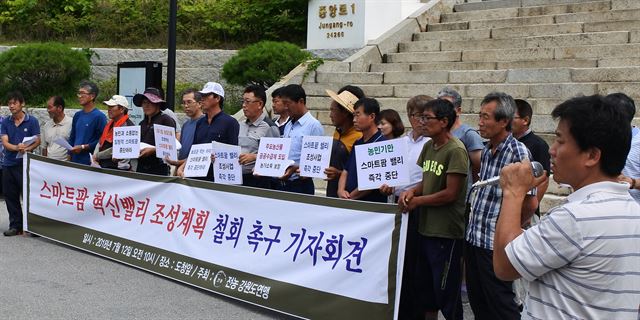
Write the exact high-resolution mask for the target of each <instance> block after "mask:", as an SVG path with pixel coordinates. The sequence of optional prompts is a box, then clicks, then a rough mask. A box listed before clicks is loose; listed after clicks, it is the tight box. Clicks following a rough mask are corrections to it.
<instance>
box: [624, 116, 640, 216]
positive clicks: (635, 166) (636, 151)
mask: <svg viewBox="0 0 640 320" xmlns="http://www.w3.org/2000/svg"><path fill="white" fill-rule="evenodd" d="M622 174H624V175H625V176H627V177H629V178H633V179H640V129H638V128H637V127H633V128H632V129H631V149H629V154H628V155H627V162H626V163H625V165H624V169H622ZM636 183H640V181H638V180H636ZM629 193H630V194H631V196H632V197H633V198H634V199H636V201H637V202H638V203H640V190H638V189H634V190H629Z"/></svg>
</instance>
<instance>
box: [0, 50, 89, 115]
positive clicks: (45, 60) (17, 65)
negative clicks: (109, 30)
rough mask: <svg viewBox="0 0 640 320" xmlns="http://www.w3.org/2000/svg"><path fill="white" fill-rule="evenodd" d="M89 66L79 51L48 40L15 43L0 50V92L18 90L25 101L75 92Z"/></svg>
mask: <svg viewBox="0 0 640 320" xmlns="http://www.w3.org/2000/svg"><path fill="white" fill-rule="evenodd" d="M89 72H90V66H89V61H88V59H87V57H86V55H85V54H84V53H83V52H82V51H78V50H73V49H71V48H69V47H67V46H65V45H63V44H60V43H55V42H48V43H35V44H27V45H23V46H18V47H15V48H13V49H10V50H8V51H6V52H4V53H2V54H0V95H2V96H4V95H5V94H6V93H7V92H9V91H12V90H20V91H21V92H22V93H23V94H24V95H25V98H26V99H27V100H28V101H27V102H29V104H35V103H42V102H45V101H46V100H47V99H48V98H49V96H52V95H63V96H68V97H70V96H75V92H76V91H75V90H76V89H77V86H78V83H79V82H80V81H81V80H82V79H86V78H88V77H89Z"/></svg>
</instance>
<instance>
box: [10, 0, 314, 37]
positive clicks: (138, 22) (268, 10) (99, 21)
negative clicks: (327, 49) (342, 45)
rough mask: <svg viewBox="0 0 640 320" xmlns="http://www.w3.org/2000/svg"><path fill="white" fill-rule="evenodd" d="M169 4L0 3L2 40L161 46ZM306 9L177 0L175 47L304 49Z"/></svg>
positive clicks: (293, 2)
mask: <svg viewBox="0 0 640 320" xmlns="http://www.w3.org/2000/svg"><path fill="white" fill-rule="evenodd" d="M168 3H169V2H168V1H160V0H153V1H150V0H139V1H132V0H100V1H97V0H47V1H44V0H13V1H6V0H0V36H2V39H4V40H10V41H17V42H25V41H27V42H28V41H64V42H69V43H72V44H73V45H76V46H81V47H87V46H91V47H99V46H113V47H122V46H125V47H138V48H149V47H153V48H158V47H164V46H165V45H166V42H167V40H166V39H167V22H168V20H169V19H168V16H169V4H168ZM307 6H308V1H307V0H269V1H254V0H180V1H178V12H177V26H176V28H177V43H178V46H180V47H181V48H194V47H195V48H238V47H242V46H243V45H246V44H249V43H255V42H257V41H260V40H287V41H291V42H294V43H298V44H304V42H305V37H306V28H307V21H306V18H307ZM25 26H29V27H28V28H26V27H25Z"/></svg>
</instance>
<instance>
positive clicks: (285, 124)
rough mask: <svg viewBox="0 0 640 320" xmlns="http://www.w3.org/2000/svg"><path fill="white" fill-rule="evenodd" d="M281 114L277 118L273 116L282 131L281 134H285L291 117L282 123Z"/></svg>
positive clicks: (274, 121)
mask: <svg viewBox="0 0 640 320" xmlns="http://www.w3.org/2000/svg"><path fill="white" fill-rule="evenodd" d="M280 118H281V117H280V115H277V116H276V117H275V118H273V123H274V124H275V125H276V126H277V127H278V131H279V132H280V136H281V137H282V136H284V128H285V127H286V126H287V123H289V122H291V117H287V119H286V120H285V121H284V122H283V123H280Z"/></svg>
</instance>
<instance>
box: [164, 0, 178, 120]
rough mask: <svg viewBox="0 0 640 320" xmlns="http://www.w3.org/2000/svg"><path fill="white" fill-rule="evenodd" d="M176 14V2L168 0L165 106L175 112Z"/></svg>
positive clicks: (175, 0)
mask: <svg viewBox="0 0 640 320" xmlns="http://www.w3.org/2000/svg"><path fill="white" fill-rule="evenodd" d="M177 12H178V3H177V0H169V45H168V56H167V97H166V101H167V106H168V107H169V108H171V110H175V106H174V101H175V91H176V20H177V18H176V16H177Z"/></svg>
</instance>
